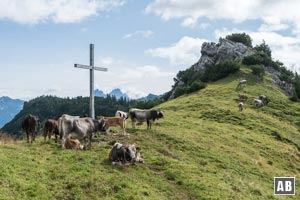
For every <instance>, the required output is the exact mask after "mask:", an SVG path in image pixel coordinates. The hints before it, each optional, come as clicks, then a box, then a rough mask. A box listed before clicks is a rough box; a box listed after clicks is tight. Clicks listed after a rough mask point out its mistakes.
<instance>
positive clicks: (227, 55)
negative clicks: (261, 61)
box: [170, 38, 255, 99]
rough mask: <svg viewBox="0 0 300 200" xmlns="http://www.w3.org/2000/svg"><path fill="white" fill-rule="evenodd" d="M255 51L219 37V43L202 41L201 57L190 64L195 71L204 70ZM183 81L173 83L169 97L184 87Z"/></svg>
mask: <svg viewBox="0 0 300 200" xmlns="http://www.w3.org/2000/svg"><path fill="white" fill-rule="evenodd" d="M254 53H255V52H254V51H252V50H250V49H248V47H247V46H245V45H244V44H242V43H239V42H233V41H231V40H228V39H224V38H221V39H220V41H219V43H214V42H204V43H203V44H202V48H201V57H200V59H199V61H198V62H196V63H195V64H194V65H192V66H191V68H193V69H194V70H195V71H196V72H200V73H202V72H205V70H206V69H207V68H209V67H212V66H214V65H217V64H219V63H222V62H224V61H233V60H238V59H242V58H244V57H245V56H249V55H252V54H254ZM184 86H185V83H184V82H183V81H182V80H178V82H177V83H175V85H174V87H173V89H172V91H171V95H170V99H172V98H174V97H175V92H176V90H177V89H178V88H180V87H184Z"/></svg>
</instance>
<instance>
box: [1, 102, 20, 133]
mask: <svg viewBox="0 0 300 200" xmlns="http://www.w3.org/2000/svg"><path fill="white" fill-rule="evenodd" d="M23 105H24V101H23V100H20V99H12V98H9V97H6V96H4V97H0V128H1V127H2V126H4V125H5V124H6V123H7V122H9V121H10V120H12V119H13V118H14V117H15V115H16V114H18V113H19V112H20V110H22V108H23Z"/></svg>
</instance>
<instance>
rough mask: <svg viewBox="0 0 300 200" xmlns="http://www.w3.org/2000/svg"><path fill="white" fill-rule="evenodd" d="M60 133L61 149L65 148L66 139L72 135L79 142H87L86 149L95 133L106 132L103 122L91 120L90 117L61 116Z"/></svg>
mask: <svg viewBox="0 0 300 200" xmlns="http://www.w3.org/2000/svg"><path fill="white" fill-rule="evenodd" d="M60 126H61V127H60V131H61V133H62V135H63V139H62V148H63V149H64V148H65V142H66V139H67V138H69V137H70V136H71V135H74V137H76V138H77V139H79V140H85V139H87V140H88V148H90V147H91V140H92V137H93V135H94V133H95V132H97V131H106V128H105V122H104V120H103V119H101V120H93V119H92V118H90V117H85V118H79V117H78V116H70V115H66V114H64V115H62V117H61V121H60Z"/></svg>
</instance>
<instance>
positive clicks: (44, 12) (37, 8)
mask: <svg viewBox="0 0 300 200" xmlns="http://www.w3.org/2000/svg"><path fill="white" fill-rule="evenodd" d="M124 3H125V0H51V1H49V0H39V1H37V0H22V1H19V0H1V1H0V19H8V20H12V21H14V22H17V23H20V24H38V23H42V22H47V21H53V22H55V23H76V22H80V21H82V20H83V19H85V18H87V17H90V16H93V15H96V14H97V13H98V12H99V11H109V10H111V9H113V8H116V7H120V6H122V5H124Z"/></svg>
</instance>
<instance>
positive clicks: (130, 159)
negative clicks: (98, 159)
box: [108, 143, 144, 165]
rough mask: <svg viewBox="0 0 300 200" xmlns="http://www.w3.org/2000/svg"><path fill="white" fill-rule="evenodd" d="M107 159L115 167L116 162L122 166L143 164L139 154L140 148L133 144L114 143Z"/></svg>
mask: <svg viewBox="0 0 300 200" xmlns="http://www.w3.org/2000/svg"><path fill="white" fill-rule="evenodd" d="M108 159H109V160H110V161H111V162H112V164H113V165H115V164H116V163H117V162H121V163H122V164H128V163H129V164H135V163H136V162H141V163H144V159H143V158H142V156H141V154H140V148H139V147H136V146H135V144H128V145H123V144H121V143H115V144H114V146H113V148H112V149H111V151H110V152H109V156H108Z"/></svg>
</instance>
